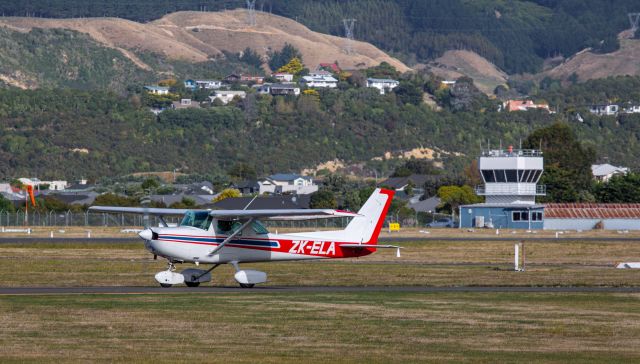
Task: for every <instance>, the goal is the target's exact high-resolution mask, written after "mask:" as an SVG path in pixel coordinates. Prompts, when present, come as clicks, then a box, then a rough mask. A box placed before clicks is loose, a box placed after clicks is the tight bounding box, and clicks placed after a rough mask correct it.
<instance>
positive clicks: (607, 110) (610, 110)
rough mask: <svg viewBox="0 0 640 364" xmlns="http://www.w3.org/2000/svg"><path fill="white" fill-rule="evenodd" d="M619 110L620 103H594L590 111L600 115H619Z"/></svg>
mask: <svg viewBox="0 0 640 364" xmlns="http://www.w3.org/2000/svg"><path fill="white" fill-rule="evenodd" d="M618 111H620V107H619V106H618V105H614V104H611V105H592V106H591V108H589V112H590V113H592V114H595V115H598V116H602V115H608V116H611V115H617V114H618Z"/></svg>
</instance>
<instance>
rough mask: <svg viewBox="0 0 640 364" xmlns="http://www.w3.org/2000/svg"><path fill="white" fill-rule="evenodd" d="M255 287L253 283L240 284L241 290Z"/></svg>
mask: <svg viewBox="0 0 640 364" xmlns="http://www.w3.org/2000/svg"><path fill="white" fill-rule="evenodd" d="M253 286H255V284H254V283H240V287H241V288H253Z"/></svg>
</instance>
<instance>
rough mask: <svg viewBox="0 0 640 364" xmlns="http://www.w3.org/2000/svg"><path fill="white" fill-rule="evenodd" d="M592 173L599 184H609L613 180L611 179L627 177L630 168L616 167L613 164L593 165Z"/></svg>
mask: <svg viewBox="0 0 640 364" xmlns="http://www.w3.org/2000/svg"><path fill="white" fill-rule="evenodd" d="M591 173H592V174H593V178H594V179H595V180H596V181H599V182H607V181H609V180H610V179H611V177H613V176H616V175H625V174H627V173H629V168H627V167H616V166H612V165H611V164H608V163H605V164H593V165H591Z"/></svg>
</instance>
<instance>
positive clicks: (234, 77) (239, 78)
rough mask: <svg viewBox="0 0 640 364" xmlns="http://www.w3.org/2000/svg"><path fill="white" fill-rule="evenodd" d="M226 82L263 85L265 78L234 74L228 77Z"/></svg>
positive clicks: (225, 79)
mask: <svg viewBox="0 0 640 364" xmlns="http://www.w3.org/2000/svg"><path fill="white" fill-rule="evenodd" d="M224 81H225V82H227V83H236V82H241V83H257V84H261V83H263V82H264V77H262V76H252V75H243V74H236V73H232V74H230V75H228V76H227V77H225V78H224Z"/></svg>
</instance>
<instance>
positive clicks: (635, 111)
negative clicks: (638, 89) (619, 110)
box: [624, 105, 640, 114]
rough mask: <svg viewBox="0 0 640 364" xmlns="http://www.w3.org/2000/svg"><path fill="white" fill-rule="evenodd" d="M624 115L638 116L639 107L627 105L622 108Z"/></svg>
mask: <svg viewBox="0 0 640 364" xmlns="http://www.w3.org/2000/svg"><path fill="white" fill-rule="evenodd" d="M624 113H626V114H638V113H640V105H629V106H627V107H625V108H624Z"/></svg>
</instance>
